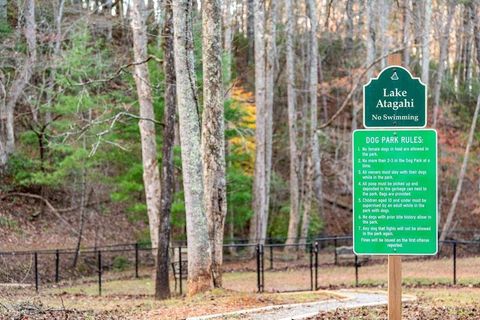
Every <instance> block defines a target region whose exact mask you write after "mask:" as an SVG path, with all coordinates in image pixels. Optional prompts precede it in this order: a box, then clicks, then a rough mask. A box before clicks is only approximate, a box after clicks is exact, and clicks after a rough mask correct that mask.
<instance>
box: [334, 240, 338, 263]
mask: <svg viewBox="0 0 480 320" xmlns="http://www.w3.org/2000/svg"><path fill="white" fill-rule="evenodd" d="M333 246H334V247H335V248H334V251H333V252H334V254H335V265H337V264H338V256H337V236H335V239H333Z"/></svg>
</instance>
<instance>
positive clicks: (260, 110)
mask: <svg viewBox="0 0 480 320" xmlns="http://www.w3.org/2000/svg"><path fill="white" fill-rule="evenodd" d="M254 20H255V106H256V116H255V170H254V178H253V211H254V213H253V217H252V219H251V221H250V241H251V242H256V241H260V242H264V241H265V239H264V238H265V234H264V230H265V231H266V230H267V226H266V224H267V221H268V208H267V207H266V204H267V198H266V197H267V186H266V167H265V166H266V145H265V143H266V140H265V138H266V131H265V130H266V124H265V121H266V110H265V99H266V94H265V4H264V1H263V0H254Z"/></svg>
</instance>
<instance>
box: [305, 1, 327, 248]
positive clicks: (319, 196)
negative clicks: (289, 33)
mask: <svg viewBox="0 0 480 320" xmlns="http://www.w3.org/2000/svg"><path fill="white" fill-rule="evenodd" d="M307 10H308V13H309V14H308V15H309V18H310V23H311V26H312V30H311V32H310V45H311V47H310V54H309V60H310V72H309V84H308V87H309V89H308V91H309V96H310V109H311V110H310V133H309V136H310V137H309V141H310V148H309V149H310V155H309V156H308V158H307V174H306V183H307V187H306V196H305V199H304V202H303V203H304V207H303V208H304V209H303V219H302V221H303V222H302V232H301V237H302V238H305V239H306V238H307V237H308V229H309V223H310V214H311V208H312V204H311V202H312V200H313V197H312V195H313V193H315V198H316V200H317V205H318V209H319V212H320V218H322V213H323V212H322V206H323V188H322V173H321V168H320V150H319V148H320V146H319V143H318V133H317V123H318V103H317V86H318V76H317V72H316V70H317V68H318V60H317V57H318V55H317V47H318V42H317V28H318V22H317V16H316V11H317V10H316V5H315V1H314V0H307Z"/></svg>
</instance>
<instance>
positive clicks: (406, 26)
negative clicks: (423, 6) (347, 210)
mask: <svg viewBox="0 0 480 320" xmlns="http://www.w3.org/2000/svg"><path fill="white" fill-rule="evenodd" d="M411 10H412V9H411V0H404V2H403V30H402V44H403V47H404V48H403V52H402V53H403V57H402V62H403V65H404V66H405V67H408V66H409V65H410V51H409V50H408V43H409V40H410V20H411V14H410V13H411Z"/></svg>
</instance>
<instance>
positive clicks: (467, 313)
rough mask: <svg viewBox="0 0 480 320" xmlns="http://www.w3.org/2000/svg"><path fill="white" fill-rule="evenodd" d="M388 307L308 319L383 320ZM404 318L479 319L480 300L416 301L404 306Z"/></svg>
mask: <svg viewBox="0 0 480 320" xmlns="http://www.w3.org/2000/svg"><path fill="white" fill-rule="evenodd" d="M387 318H388V316H387V307H385V306H383V307H364V308H358V309H350V310H345V309H338V310H335V311H331V312H321V313H319V314H318V315H317V316H314V317H310V318H308V320H344V319H345V320H346V319H349V320H350V319H356V320H380V319H381V320H383V319H387ZM402 319H404V320H479V319H480V302H479V305H477V306H460V307H440V306H429V305H428V304H427V303H421V302H415V303H412V304H409V305H406V306H404V307H403V311H402Z"/></svg>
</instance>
